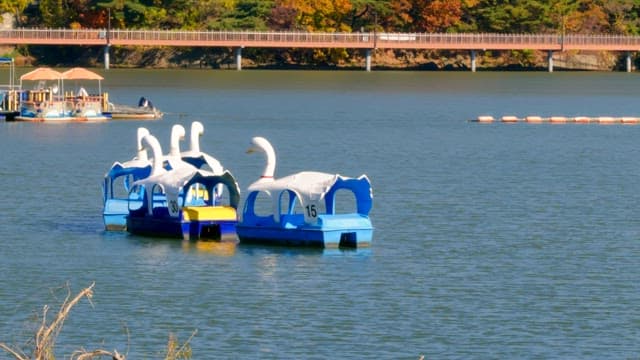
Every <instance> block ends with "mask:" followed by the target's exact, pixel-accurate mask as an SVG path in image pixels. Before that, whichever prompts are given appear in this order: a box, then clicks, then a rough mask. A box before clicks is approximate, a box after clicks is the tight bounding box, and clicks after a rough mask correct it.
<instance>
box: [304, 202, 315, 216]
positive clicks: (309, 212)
mask: <svg viewBox="0 0 640 360" xmlns="http://www.w3.org/2000/svg"><path fill="white" fill-rule="evenodd" d="M306 209H307V216H308V217H311V218H315V217H317V216H318V211H317V210H316V204H311V205H307V206H306Z"/></svg>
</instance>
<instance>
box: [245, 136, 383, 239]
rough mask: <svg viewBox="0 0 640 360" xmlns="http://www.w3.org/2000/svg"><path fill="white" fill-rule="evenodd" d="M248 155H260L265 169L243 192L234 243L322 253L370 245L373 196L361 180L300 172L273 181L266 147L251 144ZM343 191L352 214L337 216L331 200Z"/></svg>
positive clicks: (262, 142) (273, 160)
mask: <svg viewBox="0 0 640 360" xmlns="http://www.w3.org/2000/svg"><path fill="white" fill-rule="evenodd" d="M248 152H249V153H251V152H262V153H264V154H265V155H266V158H267V165H266V167H265V169H264V172H263V174H262V176H261V177H260V179H259V180H258V181H256V182H254V183H253V184H251V185H250V186H249V188H248V195H247V198H246V199H245V201H244V204H243V207H242V213H241V215H240V219H239V222H238V225H237V226H236V231H237V233H238V237H239V239H240V242H243V243H258V244H268V245H296V246H319V247H325V248H335V247H362V246H368V245H369V244H370V243H371V239H372V235H373V226H372V225H371V220H370V219H369V211H370V210H371V207H372V203H373V192H372V189H371V183H370V181H369V179H368V178H367V176H366V175H362V176H360V177H358V178H349V177H344V176H341V175H338V174H327V173H322V172H313V171H305V172H300V173H297V174H293V175H289V176H286V177H283V178H280V179H274V177H273V176H274V173H275V166H276V156H275V151H274V149H273V147H272V146H271V144H270V143H269V141H267V140H266V139H265V138H262V137H255V138H253V139H252V145H251V147H250V148H249V150H248ZM344 191H346V192H348V193H349V192H350V193H351V194H353V196H352V197H353V198H354V199H355V212H348V213H340V214H338V213H337V211H336V195H337V194H338V193H341V192H344ZM260 199H263V200H260ZM263 201H266V203H265V204H263ZM260 205H262V206H260Z"/></svg>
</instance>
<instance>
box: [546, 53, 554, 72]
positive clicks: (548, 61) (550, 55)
mask: <svg viewBox="0 0 640 360" xmlns="http://www.w3.org/2000/svg"><path fill="white" fill-rule="evenodd" d="M547 63H548V64H549V72H550V73H551V72H553V50H549V52H547Z"/></svg>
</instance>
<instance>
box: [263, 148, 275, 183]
mask: <svg viewBox="0 0 640 360" xmlns="http://www.w3.org/2000/svg"><path fill="white" fill-rule="evenodd" d="M264 153H265V156H266V158H267V165H266V166H265V167H264V171H263V172H262V178H263V179H273V176H274V175H275V172H276V153H275V151H274V150H273V148H272V147H269V148H266V149H264Z"/></svg>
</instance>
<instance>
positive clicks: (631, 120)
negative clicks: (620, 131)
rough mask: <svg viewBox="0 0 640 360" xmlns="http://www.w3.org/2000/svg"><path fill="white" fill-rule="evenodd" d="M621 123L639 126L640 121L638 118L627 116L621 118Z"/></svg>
mask: <svg viewBox="0 0 640 360" xmlns="http://www.w3.org/2000/svg"><path fill="white" fill-rule="evenodd" d="M620 121H621V122H622V123H623V124H637V123H640V119H638V118H637V117H628V116H625V117H623V118H621V119H620Z"/></svg>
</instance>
